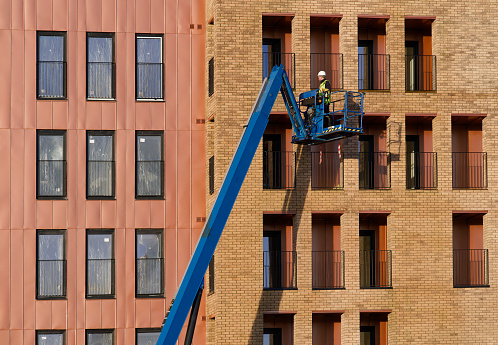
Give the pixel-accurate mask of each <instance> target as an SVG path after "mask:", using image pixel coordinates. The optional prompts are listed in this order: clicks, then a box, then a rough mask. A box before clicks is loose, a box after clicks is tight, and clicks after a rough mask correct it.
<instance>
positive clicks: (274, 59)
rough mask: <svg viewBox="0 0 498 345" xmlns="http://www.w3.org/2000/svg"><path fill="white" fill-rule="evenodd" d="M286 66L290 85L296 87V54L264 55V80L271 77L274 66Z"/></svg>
mask: <svg viewBox="0 0 498 345" xmlns="http://www.w3.org/2000/svg"><path fill="white" fill-rule="evenodd" d="M281 64H282V65H284V68H285V71H286V72H287V76H288V77H289V83H290V85H291V87H292V88H293V89H294V88H295V87H296V54H294V53H263V79H264V78H268V77H269V76H270V73H271V70H272V68H273V66H279V65H281Z"/></svg>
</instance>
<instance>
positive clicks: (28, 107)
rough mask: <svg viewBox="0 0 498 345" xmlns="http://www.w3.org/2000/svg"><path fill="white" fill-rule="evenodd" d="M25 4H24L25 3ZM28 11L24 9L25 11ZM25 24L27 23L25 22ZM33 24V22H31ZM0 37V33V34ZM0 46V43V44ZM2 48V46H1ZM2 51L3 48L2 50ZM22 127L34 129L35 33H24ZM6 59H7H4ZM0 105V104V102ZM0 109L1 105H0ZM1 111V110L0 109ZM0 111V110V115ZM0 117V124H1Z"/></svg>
mask: <svg viewBox="0 0 498 345" xmlns="http://www.w3.org/2000/svg"><path fill="white" fill-rule="evenodd" d="M25 4H26V2H25ZM27 10H28V9H27V8H26V11H27ZM26 23H27V21H26ZM33 23H34V21H33ZM0 36H1V33H0ZM0 44H1V43H0ZM2 47H3V45H2ZM2 49H3V48H2ZM24 52H25V55H24V72H25V73H24V78H25V80H24V118H25V120H24V126H25V128H35V127H36V80H35V78H34V76H35V75H36V31H24ZM4 58H7V57H4ZM0 104H1V102H0ZM0 107H1V105H0ZM0 109H1V108H0ZM1 113H2V111H1V110H0V114H1ZM1 121H2V120H1V117H0V123H1ZM0 127H1V124H0Z"/></svg>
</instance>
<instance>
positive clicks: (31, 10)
mask: <svg viewBox="0 0 498 345" xmlns="http://www.w3.org/2000/svg"><path fill="white" fill-rule="evenodd" d="M22 3H23V4H24V29H25V30H33V31H34V30H36V0H25V1H23V2H22ZM0 27H1V24H0Z"/></svg>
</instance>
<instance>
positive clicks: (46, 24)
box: [36, 1, 53, 31]
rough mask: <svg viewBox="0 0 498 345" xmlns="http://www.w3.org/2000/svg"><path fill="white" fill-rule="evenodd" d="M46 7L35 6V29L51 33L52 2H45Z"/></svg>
mask: <svg viewBox="0 0 498 345" xmlns="http://www.w3.org/2000/svg"><path fill="white" fill-rule="evenodd" d="M45 5H46V6H36V29H37V30H45V31H51V30H53V26H52V2H51V1H49V2H46V3H45Z"/></svg>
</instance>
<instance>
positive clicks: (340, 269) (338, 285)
mask: <svg viewBox="0 0 498 345" xmlns="http://www.w3.org/2000/svg"><path fill="white" fill-rule="evenodd" d="M312 256H313V257H312V259H313V289H342V288H344V251H343V250H333V251H313V253H312Z"/></svg>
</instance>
